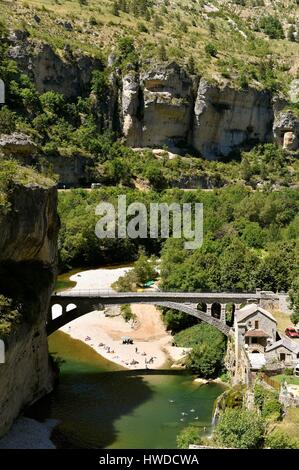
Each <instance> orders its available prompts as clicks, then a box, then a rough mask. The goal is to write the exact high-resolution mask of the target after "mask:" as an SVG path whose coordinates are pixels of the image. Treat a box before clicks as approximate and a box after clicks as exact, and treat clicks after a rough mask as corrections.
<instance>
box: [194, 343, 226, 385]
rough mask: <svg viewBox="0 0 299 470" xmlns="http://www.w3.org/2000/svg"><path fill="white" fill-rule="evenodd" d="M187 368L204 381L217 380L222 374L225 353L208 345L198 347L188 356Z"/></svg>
mask: <svg viewBox="0 0 299 470" xmlns="http://www.w3.org/2000/svg"><path fill="white" fill-rule="evenodd" d="M186 367H187V369H190V370H191V371H192V372H193V373H195V374H198V375H199V376H200V377H203V378H204V379H215V378H216V377H218V376H219V374H220V373H221V372H222V368H223V351H222V350H217V349H215V347H213V346H212V345H211V344H207V343H204V344H200V345H196V346H194V347H193V349H192V351H191V352H190V353H189V354H188V357H187V359H186Z"/></svg>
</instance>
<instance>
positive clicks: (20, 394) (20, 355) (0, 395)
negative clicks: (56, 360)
mask: <svg viewBox="0 0 299 470" xmlns="http://www.w3.org/2000/svg"><path fill="white" fill-rule="evenodd" d="M9 202H10V208H9V210H8V211H7V212H6V213H4V214H2V215H0V227H1V231H0V294H1V295H4V296H5V297H7V298H10V299H13V301H14V302H15V303H17V304H18V306H19V307H20V309H21V311H22V316H21V319H20V318H18V321H16V322H15V324H14V323H12V326H11V329H10V332H9V333H8V334H6V335H5V336H4V337H2V339H4V342H5V349H6V354H5V363H4V364H0V436H1V435H3V434H4V433H5V432H7V430H8V429H9V428H10V426H11V425H12V423H13V421H14V419H15V418H16V417H17V416H18V414H19V413H20V411H21V410H22V409H23V408H24V407H25V406H27V405H29V404H31V403H32V402H34V401H35V400H37V399H38V398H40V397H41V396H42V395H44V394H45V393H47V392H49V391H50V390H51V388H52V383H53V374H52V367H51V364H50V362H49V356H48V346H47V335H46V330H45V324H46V319H47V312H48V307H49V301H50V296H51V292H52V289H53V282H54V278H55V269H56V258H57V234H58V228H59V219H58V216H57V212H56V204H57V194H56V188H55V187H54V186H52V187H47V188H46V187H42V186H40V185H38V184H34V185H33V184H31V185H27V186H23V185H20V184H18V185H15V186H14V187H13V188H11V192H10V196H9ZM0 319H1V311H0ZM0 333H1V329H0Z"/></svg>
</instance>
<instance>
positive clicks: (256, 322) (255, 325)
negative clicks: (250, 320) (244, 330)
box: [254, 320, 259, 330]
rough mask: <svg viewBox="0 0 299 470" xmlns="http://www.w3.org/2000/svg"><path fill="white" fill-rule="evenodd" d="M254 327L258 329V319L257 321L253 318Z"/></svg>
mask: <svg viewBox="0 0 299 470" xmlns="http://www.w3.org/2000/svg"><path fill="white" fill-rule="evenodd" d="M254 328H255V329H256V330H258V329H259V321H258V320H255V322H254Z"/></svg>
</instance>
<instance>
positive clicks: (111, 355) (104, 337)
mask: <svg viewBox="0 0 299 470" xmlns="http://www.w3.org/2000/svg"><path fill="white" fill-rule="evenodd" d="M129 269H131V268H130V267H121V268H119V267H118V268H100V269H92V270H87V271H82V272H78V273H76V274H74V275H72V276H71V277H70V281H72V282H75V283H76V285H75V287H74V288H73V289H72V290H73V291H76V290H81V289H111V288H112V287H111V286H112V284H113V283H114V282H115V281H116V280H117V279H118V278H119V277H120V276H122V275H124V274H125V272H127V271H128V270H129ZM132 312H133V314H134V315H135V322H134V323H132V322H125V320H124V319H123V317H122V316H121V314H120V309H119V308H115V307H113V308H111V309H109V308H108V309H106V310H105V311H94V312H91V313H89V314H87V315H84V316H83V317H80V318H78V319H76V320H74V321H73V322H72V323H71V324H68V325H65V326H64V327H63V328H61V331H63V332H64V333H66V334H68V335H70V336H71V337H72V338H74V339H78V340H80V341H83V342H84V343H85V344H87V345H88V346H90V347H92V348H93V349H94V351H96V352H97V354H99V355H101V356H102V357H104V358H105V359H108V360H110V361H111V362H114V363H115V364H118V365H120V366H122V367H124V368H126V369H160V368H163V367H166V366H171V365H172V364H174V363H178V362H180V361H181V360H182V358H183V357H184V356H185V355H186V354H187V352H188V349H187V348H178V347H173V346H172V341H173V338H172V336H171V335H170V334H169V333H168V332H167V331H166V329H165V326H164V324H163V322H162V320H161V314H160V312H159V310H158V309H157V308H156V307H154V306H153V305H145V304H139V305H132ZM55 314H56V315H58V312H56V313H55ZM124 336H129V337H130V338H131V339H132V340H133V343H134V344H132V345H130V344H127V345H125V344H122V338H123V337H124Z"/></svg>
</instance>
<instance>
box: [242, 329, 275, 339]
mask: <svg viewBox="0 0 299 470" xmlns="http://www.w3.org/2000/svg"><path fill="white" fill-rule="evenodd" d="M245 337H246V338H249V337H254V338H270V335H268V333H266V332H265V331H263V330H248V331H247V332H246V333H245Z"/></svg>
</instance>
